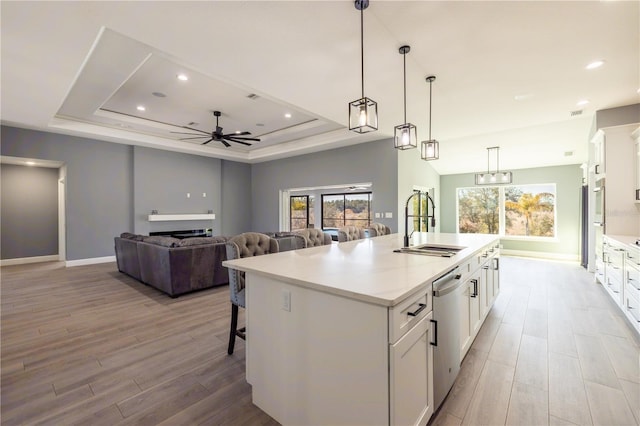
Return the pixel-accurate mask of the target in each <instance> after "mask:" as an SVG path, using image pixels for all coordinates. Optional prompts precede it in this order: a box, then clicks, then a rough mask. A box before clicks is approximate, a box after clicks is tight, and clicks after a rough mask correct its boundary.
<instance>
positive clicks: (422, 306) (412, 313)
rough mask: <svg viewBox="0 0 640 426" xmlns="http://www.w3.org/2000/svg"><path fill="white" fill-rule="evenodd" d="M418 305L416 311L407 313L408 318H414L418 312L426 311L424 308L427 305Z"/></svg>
mask: <svg viewBox="0 0 640 426" xmlns="http://www.w3.org/2000/svg"><path fill="white" fill-rule="evenodd" d="M418 305H420V307H419V308H418V309H416V310H415V311H413V312H407V315H409V316H410V317H415V316H416V315H418V314H419V313H420V312H422V311H424V310H425V309H426V307H427V305H425V304H424V303H418Z"/></svg>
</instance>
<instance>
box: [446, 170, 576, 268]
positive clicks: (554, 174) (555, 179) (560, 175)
mask: <svg viewBox="0 0 640 426" xmlns="http://www.w3.org/2000/svg"><path fill="white" fill-rule="evenodd" d="M513 183H514V184H516V185H521V184H534V183H555V184H556V209H557V213H556V217H557V220H558V223H557V228H556V229H557V238H556V239H555V241H549V242H540V241H522V240H509V239H508V238H503V239H502V240H501V242H502V244H503V247H504V248H505V249H510V250H523V251H534V252H535V251H539V252H549V253H558V254H565V255H576V256H577V255H578V254H579V253H580V188H581V186H582V169H581V168H580V165H578V164H576V165H570V166H557V167H541V168H535V169H521V170H513ZM474 186H475V182H474V174H473V173H466V174H459V175H445V176H441V177H440V190H441V193H440V203H441V204H442V214H441V216H440V217H441V230H442V232H457V223H456V219H457V218H456V194H457V191H456V189H457V188H464V187H474Z"/></svg>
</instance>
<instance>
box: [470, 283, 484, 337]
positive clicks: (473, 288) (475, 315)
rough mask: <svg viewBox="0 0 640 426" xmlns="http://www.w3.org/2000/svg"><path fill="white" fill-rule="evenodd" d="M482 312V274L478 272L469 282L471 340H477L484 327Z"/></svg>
mask: <svg viewBox="0 0 640 426" xmlns="http://www.w3.org/2000/svg"><path fill="white" fill-rule="evenodd" d="M480 312H481V309H480V272H476V273H475V274H474V277H473V278H471V279H470V280H469V328H470V329H471V340H473V338H475V336H476V334H477V333H478V330H479V329H480V326H481V325H482V316H481V315H480Z"/></svg>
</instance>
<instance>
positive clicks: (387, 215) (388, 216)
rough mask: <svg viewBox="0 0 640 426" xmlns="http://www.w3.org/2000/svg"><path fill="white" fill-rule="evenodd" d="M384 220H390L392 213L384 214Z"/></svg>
mask: <svg viewBox="0 0 640 426" xmlns="http://www.w3.org/2000/svg"><path fill="white" fill-rule="evenodd" d="M384 217H385V219H392V218H393V213H392V212H386V213H385V214H384Z"/></svg>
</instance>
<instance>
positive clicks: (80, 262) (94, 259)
mask: <svg viewBox="0 0 640 426" xmlns="http://www.w3.org/2000/svg"><path fill="white" fill-rule="evenodd" d="M115 261H116V257H115V256H105V257H92V258H89V259H78V260H67V261H66V262H65V266H66V267H68V268H70V267H73V266H84V265H95V264H98V263H109V262H115Z"/></svg>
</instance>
